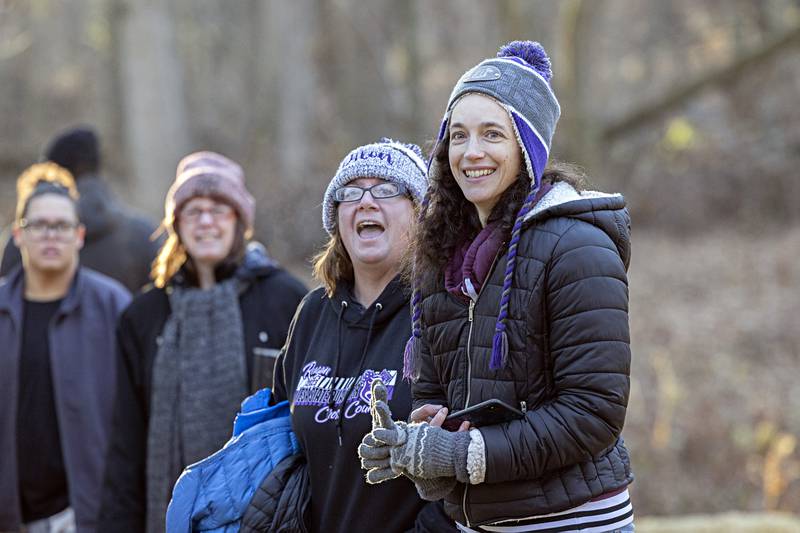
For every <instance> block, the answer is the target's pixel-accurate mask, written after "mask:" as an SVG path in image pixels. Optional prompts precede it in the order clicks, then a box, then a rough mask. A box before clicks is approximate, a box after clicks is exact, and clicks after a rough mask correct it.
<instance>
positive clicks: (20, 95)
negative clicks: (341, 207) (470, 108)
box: [0, 0, 800, 516]
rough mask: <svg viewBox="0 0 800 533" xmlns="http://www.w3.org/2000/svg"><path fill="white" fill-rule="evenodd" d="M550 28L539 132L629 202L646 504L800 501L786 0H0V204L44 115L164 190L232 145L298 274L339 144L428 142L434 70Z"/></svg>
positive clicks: (795, 182)
mask: <svg viewBox="0 0 800 533" xmlns="http://www.w3.org/2000/svg"><path fill="white" fill-rule="evenodd" d="M519 38H523V39H534V40H538V41H540V42H542V43H543V44H544V46H545V48H546V49H547V50H548V51H549V52H550V54H551V57H552V61H553V71H554V78H553V85H554V88H555V91H556V94H557V95H558V98H559V100H560V102H561V106H562V117H561V121H560V123H559V126H558V130H557V132H556V135H555V139H554V147H553V154H554V156H555V157H557V158H558V159H561V160H566V161H572V162H577V163H579V164H580V165H582V166H583V167H585V168H586V170H587V172H588V174H589V175H590V177H591V181H592V183H593V185H594V186H595V187H596V188H598V189H600V190H605V191H619V192H622V193H623V194H624V195H625V196H626V198H627V200H628V205H629V209H630V212H631V215H632V218H633V259H632V264H631V267H630V272H629V274H630V295H631V327H632V347H633V356H634V359H633V368H632V380H631V381H632V390H631V397H630V407H629V411H628V418H627V424H626V427H625V431H624V436H625V438H626V441H627V442H628V444H629V447H630V449H631V451H632V456H633V463H634V468H635V473H636V476H637V480H636V482H635V483H634V484H633V486H632V487H631V490H632V495H633V496H632V497H633V500H634V506H635V508H636V512H637V515H639V516H644V515H686V514H690V513H715V512H724V511H730V510H740V511H771V510H779V511H780V510H783V511H791V512H797V510H798V509H800V450H798V446H797V439H798V437H800V387H798V386H797V384H796V382H797V379H798V376H800V327H799V326H800V266H799V265H800V263H799V262H798V253H799V252H800V209H798V206H797V203H798V197H800V179H798V178H800V176H799V175H798V168H800V105H798V94H800V1H797V0H763V1H756V0H647V1H644V0H642V1H638V0H583V1H582V0H561V1H558V2H556V1H548V0H537V1H521V0H497V1H482V0H440V1H428V0H408V1H393V0H369V1H360V0H329V1H326V0H292V1H286V2H282V1H278V0H268V1H258V0H239V1H221V0H0V95H2V97H1V98H0V117H2V120H0V223H2V224H3V225H7V224H8V223H9V222H10V221H11V218H12V212H13V201H14V180H15V178H16V176H17V175H18V174H19V173H20V172H21V171H22V170H23V169H24V168H25V167H27V166H28V165H29V164H31V163H33V162H35V161H36V160H37V159H38V157H39V155H40V153H41V149H42V146H43V145H44V143H45V142H46V141H47V140H48V139H49V138H50V137H51V136H52V135H53V134H54V133H56V132H57V131H59V130H61V129H63V128H65V127H67V126H70V125H74V124H78V123H88V124H92V125H94V126H95V127H96V128H97V130H98V131H99V133H100V134H101V137H102V142H103V155H104V161H105V165H104V167H105V172H104V174H105V176H106V177H107V178H108V179H109V181H110V182H111V184H112V186H113V188H114V189H115V190H116V191H118V192H119V193H120V194H121V195H122V196H123V197H124V198H125V199H126V200H127V201H128V202H129V203H130V204H131V205H133V206H135V207H137V208H138V209H139V210H140V211H143V212H145V213H147V214H149V215H151V216H152V217H153V218H154V219H156V218H160V216H161V214H162V206H163V198H164V194H165V192H166V190H167V188H168V186H169V184H170V182H171V181H172V179H173V177H174V172H175V167H176V165H177V162H178V160H179V159H180V157H181V156H183V155H185V154H187V153H189V152H191V151H194V150H198V149H212V150H216V151H219V152H221V153H224V154H226V155H228V156H229V157H231V158H233V159H235V160H236V161H239V162H240V163H241V164H242V165H243V166H244V168H245V172H246V175H247V182H248V187H249V188H250V189H251V190H252V191H253V193H254V195H255V196H256V198H257V203H258V212H257V231H256V236H257V238H258V239H259V240H261V241H262V242H264V243H266V244H267V246H268V248H269V250H270V252H271V254H272V255H274V256H275V257H276V258H277V259H278V260H279V261H281V262H282V263H283V264H285V265H286V266H288V268H290V269H291V270H292V271H294V272H295V273H297V274H298V275H300V276H302V277H304V278H305V279H307V280H310V277H309V276H310V268H309V264H308V258H309V257H310V256H311V255H312V254H313V252H314V251H315V250H316V249H317V248H318V247H319V246H320V245H321V243H323V242H324V237H325V235H324V232H323V230H322V227H321V221H320V202H321V198H322V194H323V191H324V188H325V186H326V185H327V183H328V180H329V179H330V176H331V175H332V174H333V173H334V172H335V169H336V166H337V164H338V162H339V160H340V159H341V158H342V157H343V155H344V154H345V153H346V152H347V151H348V150H350V149H351V148H352V147H354V146H356V145H358V144H363V143H367V142H371V141H374V140H376V139H378V138H379V137H382V136H389V137H392V138H395V139H401V140H404V141H413V142H416V143H419V144H425V143H426V142H427V141H429V140H430V139H431V138H432V137H433V136H434V135H435V133H436V130H437V127H438V125H439V121H440V118H441V115H442V113H443V111H444V105H445V103H446V100H447V97H448V95H449V91H450V90H451V88H452V86H453V85H454V83H455V81H456V80H457V79H458V77H459V76H460V75H461V74H462V73H463V72H464V71H465V70H466V69H467V68H469V67H471V66H472V65H474V64H476V63H477V62H478V61H479V60H481V59H483V58H485V57H489V56H492V55H494V54H495V52H496V50H497V48H498V47H499V46H500V45H501V44H503V43H504V42H506V41H508V40H511V39H519Z"/></svg>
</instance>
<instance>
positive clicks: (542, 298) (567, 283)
mask: <svg viewBox="0 0 800 533" xmlns="http://www.w3.org/2000/svg"><path fill="white" fill-rule="evenodd" d="M550 77H551V71H550V61H549V59H548V57H547V55H546V54H545V52H544V50H543V49H542V47H541V46H540V45H539V44H538V43H532V42H530V41H525V42H514V43H510V44H509V45H506V46H505V47H503V49H501V52H500V53H499V54H498V57H496V58H491V59H487V60H485V61H483V62H481V63H480V64H479V65H477V66H476V67H474V68H473V69H471V70H469V71H468V72H467V73H466V74H464V76H463V77H462V78H461V79H460V80H459V82H458V83H457V85H456V86H455V88H454V90H453V93H452V95H451V97H450V101H449V102H448V106H447V112H446V114H445V119H444V124H443V125H442V129H441V130H440V132H441V133H440V137H439V139H438V143H437V146H436V148H435V151H434V154H433V159H432V161H431V167H430V171H429V177H430V191H429V197H428V198H427V201H426V205H427V209H426V210H425V211H424V212H423V215H422V217H421V223H420V228H419V234H418V239H417V243H416V248H415V256H414V274H415V276H414V279H415V292H414V295H413V297H412V302H413V313H414V328H413V329H414V334H413V337H412V339H411V340H410V342H409V345H408V347H407V352H406V355H407V358H406V362H407V364H406V366H405V370H406V374H407V375H409V376H411V378H412V379H413V381H414V385H413V396H414V406H415V407H417V409H416V410H415V411H414V413H413V414H412V417H411V418H412V421H414V422H415V423H412V424H408V425H405V424H403V423H396V424H395V423H393V422H391V420H390V419H389V418H388V416H387V415H388V411H389V410H388V408H387V406H386V405H384V404H383V403H382V402H380V401H376V402H375V404H376V405H375V409H376V412H378V413H380V415H381V416H378V417H376V418H377V420H376V422H377V424H376V429H374V430H373V432H372V433H370V434H368V435H367V437H365V440H364V444H363V445H362V447H361V448H360V450H359V453H360V454H361V456H362V458H363V459H362V460H363V463H364V466H365V467H367V468H369V469H370V470H369V472H368V474H367V478H368V480H370V481H372V482H380V481H382V480H384V479H387V478H391V477H393V476H396V475H398V474H405V475H407V476H409V477H411V478H412V479H415V480H417V481H418V482H425V483H427V488H428V497H429V498H431V499H433V498H436V497H442V498H444V500H445V509H446V511H447V512H448V514H449V515H450V516H451V517H452V518H453V519H454V520H455V521H457V522H458V525H459V527H460V529H461V530H462V531H489V530H490V531H496V532H503V531H506V532H510V531H515V532H521V531H561V532H563V531H593V532H606V531H632V530H633V523H632V522H633V509H632V507H631V504H630V500H629V498H628V491H627V485H628V484H629V483H630V482H631V481H632V480H633V475H632V473H631V469H630V460H629V457H628V452H627V451H626V449H625V446H624V444H623V441H622V438H621V437H620V433H621V431H622V426H623V423H624V420H625V411H626V406H627V402H628V391H629V370H630V346H629V330H628V284H627V277H626V270H627V266H628V261H629V250H630V242H629V229H628V227H629V219H628V215H627V211H626V210H625V202H624V200H623V198H622V197H621V196H620V195H606V194H601V193H595V192H589V191H584V190H581V186H580V181H581V180H580V179H579V178H580V176H579V175H578V174H577V173H576V172H575V171H574V169H571V168H570V167H568V166H565V165H551V166H550V167H548V168H545V166H546V164H547V160H548V156H549V151H550V143H551V139H552V135H553V132H554V129H555V125H556V122H557V120H558V116H559V114H560V109H559V105H558V101H557V100H556V98H555V95H554V94H553V91H552V89H551V88H550V83H549V80H550ZM377 396H378V394H377V392H376V397H377ZM489 399H499V400H502V401H503V402H505V403H507V404H509V405H511V406H513V407H516V408H517V409H519V410H520V411H522V414H521V417H520V418H516V419H514V420H510V421H503V422H495V423H486V424H484V425H481V426H480V427H472V428H471V429H470V430H469V432H458V433H451V432H448V431H445V430H444V429H443V428H441V427H440V426H441V422H442V420H443V419H444V416H445V415H446V413H447V411H448V409H450V410H452V411H455V410H460V409H463V408H465V407H468V406H472V405H476V404H478V403H480V402H483V401H485V400H489ZM432 484H433V485H432Z"/></svg>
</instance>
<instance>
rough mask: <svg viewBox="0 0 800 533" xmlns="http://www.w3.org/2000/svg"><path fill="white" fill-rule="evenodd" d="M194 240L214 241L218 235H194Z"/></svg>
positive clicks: (217, 238)
mask: <svg viewBox="0 0 800 533" xmlns="http://www.w3.org/2000/svg"><path fill="white" fill-rule="evenodd" d="M194 240H195V241H197V242H216V241H218V240H219V237H218V236H217V235H195V236H194Z"/></svg>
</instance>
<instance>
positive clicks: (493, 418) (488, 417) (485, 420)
mask: <svg viewBox="0 0 800 533" xmlns="http://www.w3.org/2000/svg"><path fill="white" fill-rule="evenodd" d="M524 416H525V413H523V412H522V411H520V410H519V409H517V408H516V407H511V406H510V405H508V404H507V403H505V402H504V401H502V400H497V399H491V400H486V401H485V402H481V403H478V404H475V405H472V406H470V407H467V408H466V409H462V410H461V411H455V412H453V413H450V414H449V415H447V418H445V419H444V423H443V424H442V427H443V428H444V429H446V430H448V431H456V430H458V428H459V426H460V425H461V423H462V422H463V421H465V420H466V421H468V422H469V424H470V427H481V426H491V425H494V424H502V423H503V422H510V421H511V420H517V419H519V418H522V417H524Z"/></svg>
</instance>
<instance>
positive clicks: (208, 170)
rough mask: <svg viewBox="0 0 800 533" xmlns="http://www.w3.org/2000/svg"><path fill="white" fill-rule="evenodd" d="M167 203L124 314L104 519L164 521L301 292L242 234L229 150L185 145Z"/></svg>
mask: <svg viewBox="0 0 800 533" xmlns="http://www.w3.org/2000/svg"><path fill="white" fill-rule="evenodd" d="M164 212H165V216H164V220H163V222H162V228H163V229H164V230H165V231H166V233H167V239H166V241H165V242H164V245H163V246H162V248H161V250H160V251H159V254H158V257H157V258H156V260H155V261H154V262H153V269H152V272H151V278H152V280H153V287H152V288H150V289H149V290H146V291H145V292H143V293H142V294H140V295H139V296H138V297H136V298H135V299H134V301H133V302H132V303H131V305H130V307H129V308H128V309H127V310H126V311H125V312H124V313H123V315H122V317H121V319H120V324H119V341H118V343H119V350H118V353H119V362H118V363H119V364H118V368H119V372H118V381H119V384H118V387H119V393H118V397H117V402H116V405H115V414H114V422H113V431H112V438H111V445H110V451H109V457H108V469H107V472H106V477H105V491H104V495H103V503H102V510H101V516H100V524H101V525H100V528H99V530H100V531H136V532H142V531H148V532H160V531H164V528H165V524H164V517H165V513H166V509H167V504H168V503H169V499H170V495H171V493H172V487H173V485H174V484H175V481H176V480H177V478H178V476H179V475H180V473H181V471H182V470H183V468H184V467H186V466H187V465H189V464H192V463H194V462H196V461H198V460H200V459H202V458H204V457H206V456H208V455H210V454H211V453H213V452H214V451H216V450H218V449H219V448H220V447H222V445H223V444H224V443H225V442H226V441H227V440H228V438H229V437H230V432H231V423H232V421H233V417H234V415H235V414H236V412H237V411H238V408H239V404H240V402H241V401H242V400H243V399H244V398H245V397H246V396H247V395H248V394H249V393H251V392H254V391H255V390H258V389H259V388H261V387H263V386H265V385H268V384H270V383H271V381H272V376H271V370H272V367H273V364H274V358H275V356H276V355H277V353H278V350H279V349H280V348H281V346H282V345H283V343H284V341H285V339H286V334H287V330H288V327H289V322H290V321H291V318H292V316H293V314H294V310H295V308H296V307H297V304H298V303H299V302H300V299H301V298H302V297H303V295H304V294H305V292H306V288H305V287H304V286H303V284H302V283H300V282H299V281H298V280H296V279H295V278H294V277H292V276H291V275H290V274H288V273H287V272H286V271H284V270H283V269H281V268H280V267H279V266H278V265H277V264H276V263H275V262H274V261H273V260H272V259H270V258H269V257H268V256H267V254H266V252H265V250H264V247H263V246H261V245H260V244H258V243H255V242H250V237H251V235H252V231H253V217H254V213H255V201H254V199H253V197H252V195H251V194H250V193H249V192H248V191H247V189H246V187H245V183H244V173H243V171H242V168H241V166H239V165H238V164H237V163H235V162H234V161H231V160H230V159H228V158H226V157H224V156H222V155H220V154H217V153H214V152H196V153H193V154H190V155H188V156H186V157H185V158H184V159H183V160H182V161H181V162H180V164H179V165H178V169H177V175H176V179H175V182H174V183H173V184H172V186H171V187H170V189H169V192H168V193H167V198H166V202H165V205H164Z"/></svg>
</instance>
